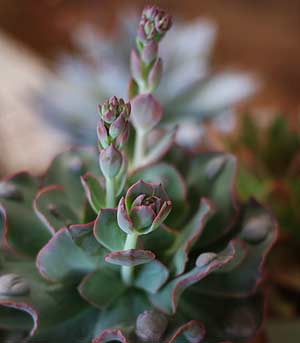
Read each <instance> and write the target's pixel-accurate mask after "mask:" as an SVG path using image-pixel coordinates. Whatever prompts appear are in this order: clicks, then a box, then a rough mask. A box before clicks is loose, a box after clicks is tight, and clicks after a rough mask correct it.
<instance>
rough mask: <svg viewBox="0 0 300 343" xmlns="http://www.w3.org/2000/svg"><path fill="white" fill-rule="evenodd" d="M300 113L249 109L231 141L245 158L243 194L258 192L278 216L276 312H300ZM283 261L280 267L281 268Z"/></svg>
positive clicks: (240, 180) (240, 189) (274, 275)
mask: <svg viewBox="0 0 300 343" xmlns="http://www.w3.org/2000/svg"><path fill="white" fill-rule="evenodd" d="M299 123H300V121H299V116H298V115H296V116H294V117H292V116H290V117H288V116H287V115H283V114H277V113H274V112H270V111H269V112H266V113H261V112H258V113H246V114H244V115H242V116H241V117H240V128H239V130H238V132H237V135H235V136H233V137H229V138H228V139H227V146H228V148H229V149H231V150H232V151H233V152H234V153H236V154H237V155H238V156H239V158H240V161H241V163H240V167H239V170H238V174H237V181H238V182H237V186H238V187H237V190H238V193H239V195H240V197H241V198H242V199H246V198H248V197H249V196H255V197H256V198H257V199H258V200H259V201H261V202H262V203H265V204H268V205H269V206H270V207H271V209H272V211H273V212H274V213H275V215H276V217H277V218H278V222H279V227H280V241H279V244H278V245H277V246H276V248H274V250H273V253H272V255H271V258H270V263H269V268H270V273H269V274H270V277H271V279H272V280H273V284H275V285H277V287H276V291H275V292H276V294H273V296H272V297H271V299H272V301H271V305H272V306H271V309H272V312H273V314H275V315H276V316H280V317H282V316H283V317H293V316H295V315H299V312H298V308H299V302H298V301H295V296H296V297H297V298H298V296H299V293H300V287H299V272H298V256H299V253H298V251H299V246H300V230H299V227H300V216H299V211H298V203H299V201H300V181H299V172H300V158H299V148H300V135H299ZM279 266H280V267H279Z"/></svg>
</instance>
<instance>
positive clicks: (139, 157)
mask: <svg viewBox="0 0 300 343" xmlns="http://www.w3.org/2000/svg"><path fill="white" fill-rule="evenodd" d="M146 143H147V135H146V133H145V132H143V131H139V130H137V131H136V138H135V146H134V158H133V167H134V168H137V167H139V166H140V165H142V163H143V160H144V157H145V154H146Z"/></svg>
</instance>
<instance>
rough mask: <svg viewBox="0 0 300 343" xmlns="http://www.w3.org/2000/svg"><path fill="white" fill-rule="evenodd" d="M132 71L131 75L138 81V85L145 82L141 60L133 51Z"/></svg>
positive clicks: (131, 56)
mask: <svg viewBox="0 0 300 343" xmlns="http://www.w3.org/2000/svg"><path fill="white" fill-rule="evenodd" d="M130 70H131V75H132V76H133V78H134V79H135V80H136V81H137V83H139V82H141V81H142V80H143V72H142V64H141V60H140V58H139V56H138V55H137V53H136V51H135V50H131V55H130Z"/></svg>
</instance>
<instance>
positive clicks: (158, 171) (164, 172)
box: [127, 163, 187, 228]
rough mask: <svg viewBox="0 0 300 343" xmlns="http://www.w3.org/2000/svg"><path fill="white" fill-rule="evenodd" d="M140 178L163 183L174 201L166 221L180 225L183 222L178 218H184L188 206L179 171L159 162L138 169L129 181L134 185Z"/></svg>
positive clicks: (167, 223) (176, 225)
mask: <svg viewBox="0 0 300 343" xmlns="http://www.w3.org/2000/svg"><path fill="white" fill-rule="evenodd" d="M138 180H143V181H145V182H151V183H155V184H160V183H161V184H162V185H163V187H164V189H165V190H166V192H167V194H168V196H169V197H170V199H171V201H172V211H171V212H170V214H169V215H168V217H167V219H166V220H165V223H166V225H169V226H171V227H176V228H177V227H179V226H180V224H181V222H180V220H178V218H183V215H184V213H185V211H186V208H187V201H186V186H185V182H184V180H183V178H182V176H181V175H180V174H179V172H178V171H177V170H176V169H175V168H174V167H173V166H171V165H169V164H167V163H159V164H155V165H152V166H147V167H146V168H141V169H138V170H136V171H135V172H134V173H133V174H132V175H131V176H130V177H129V179H128V180H127V182H128V184H131V185H132V184H134V183H135V182H137V181H138Z"/></svg>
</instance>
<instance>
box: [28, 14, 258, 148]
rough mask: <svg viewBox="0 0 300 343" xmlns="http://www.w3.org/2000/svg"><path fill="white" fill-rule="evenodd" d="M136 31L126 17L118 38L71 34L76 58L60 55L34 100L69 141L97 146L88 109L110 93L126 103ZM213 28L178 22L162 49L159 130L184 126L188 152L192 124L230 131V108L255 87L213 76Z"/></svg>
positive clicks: (232, 74)
mask: <svg viewBox="0 0 300 343" xmlns="http://www.w3.org/2000/svg"><path fill="white" fill-rule="evenodd" d="M136 24H137V17H136V16H133V15H124V16H122V19H121V22H120V29H119V31H118V33H117V34H116V35H115V36H110V37H109V36H107V35H105V34H101V33H99V32H96V31H95V30H94V29H93V28H91V27H89V26H85V27H81V28H80V29H79V30H78V31H77V32H75V33H74V43H75V45H76V46H77V48H78V51H79V53H78V54H77V55H75V54H74V55H68V54H66V55H64V56H62V58H61V59H60V61H59V62H58V63H57V65H56V67H55V77H53V78H48V79H47V80H45V87H44V89H43V90H42V91H41V93H40V94H38V95H37V97H36V98H35V105H36V106H37V108H38V111H39V113H41V114H43V116H44V117H45V118H46V120H47V121H49V122H51V123H52V124H53V125H54V126H55V127H58V128H60V129H62V130H63V131H64V132H66V133H68V134H69V137H70V139H71V141H72V142H75V143H80V144H94V143H95V138H94V134H93V133H94V128H95V125H96V122H97V113H96V111H95V108H94V106H93V104H95V103H97V102H99V101H100V102H101V101H104V99H106V98H107V97H109V96H110V95H111V94H116V95H117V96H119V97H123V98H126V97H127V94H126V93H127V91H126V89H127V85H128V81H129V79H130V73H129V70H128V67H127V66H128V64H129V56H130V49H129V47H130V46H132V44H133V43H134V34H135V28H136ZM216 29H217V28H216V25H215V24H214V23H213V22H211V21H208V20H200V19H196V20H194V21H193V22H191V23H180V22H179V23H178V22H176V23H175V25H174V28H173V30H172V31H171V32H170V33H169V34H168V35H166V37H165V38H164V40H163V41H162V43H161V44H160V47H159V54H160V56H161V57H162V60H163V76H162V79H161V82H160V85H159V87H158V88H157V90H156V91H155V93H154V95H155V97H156V98H157V99H158V100H159V101H160V103H161V104H162V107H163V110H164V117H163V120H162V121H161V123H160V126H169V125H170V124H171V125H172V124H173V123H176V122H178V123H183V122H185V123H188V125H189V126H188V128H189V131H190V133H189V135H186V130H182V131H180V132H179V134H178V138H179V139H180V141H181V142H182V143H183V144H185V145H190V144H193V142H194V141H195V140H197V139H200V137H199V136H201V131H200V129H197V130H195V126H193V125H191V121H192V122H200V123H201V122H202V121H203V120H206V119H210V120H213V121H214V122H215V125H216V126H217V127H218V128H220V129H222V130H228V128H229V129H230V128H231V124H230V123H232V118H233V117H232V110H231V107H232V105H235V104H236V103H238V102H239V101H241V100H243V99H245V98H246V97H248V96H250V95H251V94H253V93H254V91H255V89H256V88H257V82H256V80H254V78H253V77H252V76H249V75H247V74H244V73H240V72H237V71H232V70H223V71H217V70H214V68H213V67H212V65H211V54H212V49H213V46H214V42H215V38H216V31H217V30H216ZM130 43H132V44H130ZM229 118H231V119H229Z"/></svg>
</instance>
